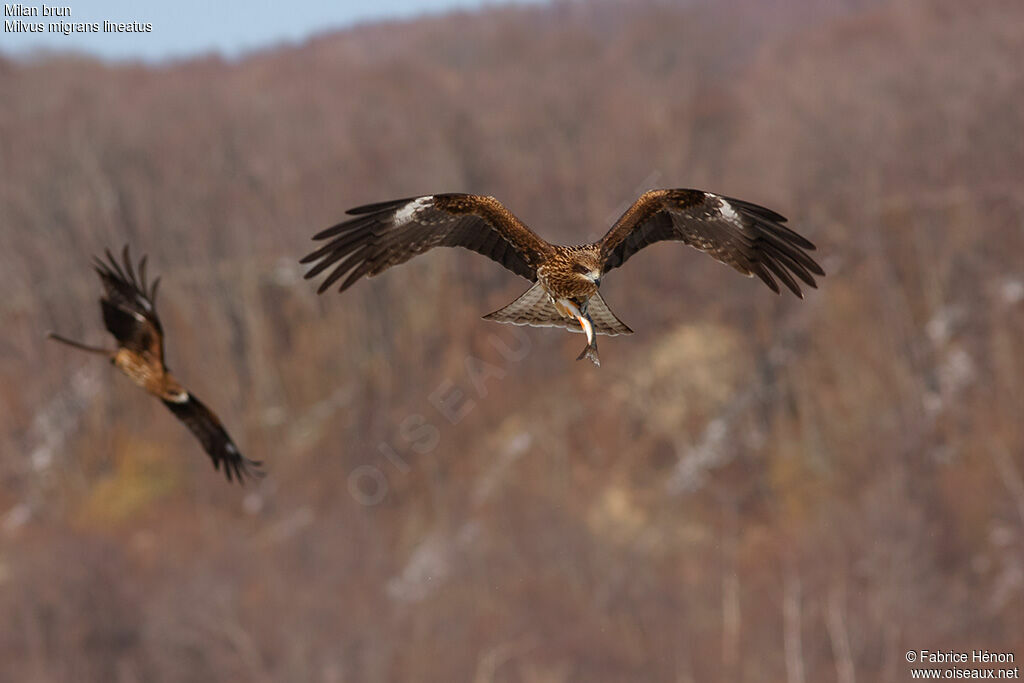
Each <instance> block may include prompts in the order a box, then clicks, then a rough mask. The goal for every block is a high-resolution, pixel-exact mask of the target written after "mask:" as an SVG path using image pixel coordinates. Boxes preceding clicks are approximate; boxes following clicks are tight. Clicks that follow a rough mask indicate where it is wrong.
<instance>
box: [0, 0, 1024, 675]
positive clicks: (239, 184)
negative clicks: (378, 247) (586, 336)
mask: <svg viewBox="0 0 1024 683" xmlns="http://www.w3.org/2000/svg"><path fill="white" fill-rule="evenodd" d="M826 4H828V8H827V9H824V8H823V6H824V5H826ZM627 7H628V9H627ZM1022 23H1024V6H1022V5H1021V4H1020V3H1019V2H1013V1H1012V0H992V1H991V2H984V3H963V2H958V1H955V0H907V1H901V2H894V3H891V4H890V3H883V2H846V3H818V2H812V1H811V0H806V1H799V2H786V3H782V2H778V3H754V2H750V3H749V4H744V3H733V4H730V5H729V6H728V7H726V6H724V5H722V4H717V3H709V4H706V5H705V4H703V3H697V4H693V5H688V6H686V7H681V6H676V5H674V4H673V3H665V2H650V3H647V4H638V3H630V4H628V5H627V4H625V3H621V4H620V3H611V2H609V3H597V4H590V5H584V4H578V3H558V4H556V5H554V6H550V7H540V8H526V9H492V10H488V11H486V12H484V13H482V14H479V15H452V16H447V17H443V18H439V19H428V20H421V21H417V22H413V23H403V24H384V25H379V26H368V27H363V28H359V29H357V30H353V31H350V32H345V33H341V34H336V35H330V36H325V37H322V38H319V39H317V40H314V41H312V42H311V43H309V44H307V45H305V46H302V47H300V48H296V49H288V50H278V51H273V52H267V53H263V54H258V55H255V56H252V57H249V58H247V59H245V60H242V61H240V62H237V63H227V62H223V61H220V60H218V59H212V58H211V59H199V60H195V61H189V62H183V63H178V64H171V65H166V66H160V67H143V66H132V65H121V66H111V65H105V64H101V63H97V62H94V61H91V60H88V59H80V58H71V57H68V58H53V59H47V60H44V61H37V62H29V63H19V62H12V61H0V95H2V96H0V176H2V177H3V179H4V182H2V183H0V207H2V210H0V215H2V216H3V219H2V221H0V247H2V248H0V273H3V282H4V284H5V287H4V292H5V295H4V297H3V301H2V303H0V320H2V325H3V329H4V330H5V334H4V335H2V336H0V376H2V377H3V379H4V382H3V384H2V386H0V449H2V453H3V457H2V458H0V662H3V664H2V668H3V672H4V676H5V677H9V679H10V680H18V681H65V680H75V681H113V680H116V681H153V682H160V681H185V680H195V681H210V680H218V681H322V682H324V683H328V682H335V681H475V682H480V683H484V682H489V681H496V682H498V681H500V682H504V681H509V682H511V681H532V682H559V681H597V680H602V681H604V680H607V681H625V680H647V681H708V680H721V681H762V680H774V681H778V680H786V681H790V682H793V683H796V682H799V681H821V680H837V681H842V682H844V683H845V682H847V681H853V680H860V681H903V680H908V679H909V672H908V665H907V664H906V662H905V661H904V652H905V651H906V650H908V649H921V648H928V649H934V650H939V649H945V648H955V649H971V648H975V647H983V648H988V649H991V650H1013V649H1014V648H1016V653H1017V655H1018V656H1019V657H1024V641H1022V640H1021V634H1022V633H1024V474H1022V472H1024V460H1022V455H1024V422H1022V421H1021V419H1020V416H1021V414H1022V407H1024V400H1022V399H1024V397H1022V391H1024V390H1022V389H1021V387H1022V385H1024V381H1022V380H1024V356H1022V354H1021V339H1024V315H1022V312H1024V308H1022V307H1024V270H1022V265H1021V264H1022V259H1021V255H1022V254H1024V231H1022V229H1021V226H1022V225H1024V189H1022V188H1024V183H1022V181H1024V136H1022V134H1021V131H1024V71H1022V70H1021V69H1020V68H1019V65H1020V64H1024V40H1022V37H1021V36H1022V34H1021V31H1020V30H1019V27H1020V26H1021V25H1022ZM650 185H657V186H683V187H687V186H688V187H700V188H704V189H709V190H713V191H720V192H724V193H728V194H730V195H733V196H738V197H743V198H745V199H748V200H751V201H756V202H759V203H763V204H765V205H767V206H770V207H772V208H775V209H778V210H780V211H781V212H782V213H784V214H786V215H788V216H790V218H791V220H792V224H793V226H794V227H795V228H796V229H798V230H799V231H800V232H801V233H803V234H806V235H808V236H809V237H810V238H811V239H813V240H814V241H815V242H817V243H818V245H819V252H818V254H819V255H820V257H821V261H822V264H823V266H824V267H825V269H826V271H828V272H829V277H828V278H826V279H825V280H824V282H823V284H822V287H821V289H820V290H819V291H818V292H812V293H811V294H810V295H809V296H808V298H807V300H806V301H803V302H800V301H797V300H795V299H793V298H792V297H786V298H777V297H775V296H773V295H772V294H771V293H770V292H769V291H768V290H767V289H766V288H764V287H763V286H762V285H761V284H760V283H759V282H757V281H752V280H746V279H744V278H741V277H737V276H736V274H735V273H733V272H732V271H729V270H727V269H725V268H722V267H720V266H717V265H715V264H714V263H713V262H711V260H710V259H707V258H706V257H702V256H700V255H699V254H697V253H696V252H693V251H689V250H683V249H682V248H673V247H672V246H671V245H661V246H658V247H655V248H652V249H650V250H648V251H647V252H645V253H643V254H640V255H638V256H636V257H635V258H634V260H633V261H631V263H630V266H631V267H629V268H626V269H623V270H622V271H621V272H618V271H617V272H616V273H614V274H613V276H611V277H609V278H608V280H607V282H606V283H605V285H604V287H603V293H604V295H605V298H606V299H607V300H608V301H609V303H610V305H612V306H613V307H614V308H615V310H617V311H618V312H619V313H620V315H621V316H622V317H623V319H624V321H625V322H626V323H627V324H629V325H630V326H631V327H632V328H633V329H634V330H636V331H637V334H635V335H633V336H632V337H627V338H616V339H612V340H608V341H604V342H602V359H603V361H604V365H603V367H601V368H600V369H596V368H594V367H592V366H590V365H589V364H583V363H576V362H575V361H573V357H574V356H575V352H576V351H577V350H578V348H577V347H578V343H579V339H578V338H576V337H571V336H570V335H567V334H564V333H562V332H555V331H552V330H543V329H541V330H522V329H519V328H511V327H507V326H498V325H494V324H490V323H487V322H484V321H481V320H480V319H479V317H480V315H482V314H484V313H487V312H489V311H491V310H493V309H494V308H497V307H498V306H499V305H501V304H503V303H505V302H507V300H509V299H511V298H512V297H513V296H514V295H516V294H518V293H519V292H520V291H521V290H522V289H523V288H524V286H525V283H524V282H523V281H521V280H518V279H516V278H515V277H514V276H512V275H510V274H508V273H505V272H502V271H501V270H500V269H499V268H496V267H495V266H493V264H491V263H489V262H486V261H485V260H483V259H481V258H479V257H477V256H475V255H472V254H468V253H466V252H454V251H448V252H445V253H438V252H433V253H431V254H430V255H429V256H427V257H424V258H421V259H419V260H416V261H413V262H412V263H410V264H408V265H406V266H403V267H402V268H399V269H396V270H393V271H390V272H388V273H387V275H386V276H384V277H382V278H377V279H374V280H370V281H367V282H362V283H360V284H358V285H357V286H356V287H354V288H353V289H352V290H350V291H349V292H346V293H345V295H344V296H336V295H333V294H328V295H325V296H323V297H317V296H316V295H315V294H314V289H315V287H314V286H312V285H310V284H309V283H305V282H302V281H301V280H300V277H301V273H302V271H301V269H300V267H299V266H298V264H297V259H298V258H299V257H300V256H301V255H303V254H304V253H306V252H307V251H308V250H309V247H310V244H311V243H310V242H309V237H310V236H311V235H312V234H313V233H314V232H316V231H317V230H319V229H321V228H323V227H326V226H327V225H330V224H331V223H332V222H333V221H335V220H336V219H338V218H340V216H341V214H342V212H343V211H344V210H345V209H346V208H348V207H350V206H353V205H356V204H360V203H365V202H369V201H374V200H382V199H388V198H392V197H398V196H405V195H412V194H417V193H422V192H432V191H471V192H479V193H487V194H493V195H495V196H497V197H499V198H500V199H501V200H502V201H504V202H505V203H506V204H507V205H508V206H509V207H510V208H512V210H513V211H515V212H516V213H517V214H518V215H519V216H520V217H521V218H523V220H524V221H526V222H527V223H528V224H530V225H532V226H534V227H535V228H536V229H537V230H538V231H540V232H542V233H543V234H544V236H545V237H549V238H552V239H555V240H559V241H563V242H578V241H583V240H585V239H588V238H593V237H595V236H597V235H599V234H600V233H601V232H603V230H604V229H605V228H606V226H607V225H608V224H609V223H610V222H611V221H612V220H614V218H615V217H616V216H617V214H618V212H619V211H621V210H622V208H623V207H624V204H626V203H628V202H630V201H632V200H633V199H634V198H635V197H636V196H637V195H638V194H639V193H640V192H641V191H642V190H643V189H646V187H647V186H650ZM125 241H129V242H131V244H132V246H133V249H135V250H136V251H137V253H142V252H148V253H149V254H150V267H151V269H152V271H151V272H159V273H161V274H162V275H163V277H164V283H163V285H162V291H161V299H160V306H161V313H162V317H163V319H164V326H165V328H166V330H167V335H168V349H167V352H168V360H169V364H170V366H171V367H172V368H173V369H174V370H175V371H176V373H177V374H178V375H179V376H180V377H181V378H182V380H183V381H184V382H186V383H187V384H188V385H189V386H190V387H191V388H192V389H193V390H194V391H195V392H196V394H197V395H199V396H200V397H202V398H203V399H204V400H205V401H206V402H207V403H209V404H210V405H211V406H214V407H216V408H217V410H218V413H219V414H220V416H221V417H222V418H223V420H224V422H225V423H226V425H227V426H228V428H229V429H230V430H231V432H232V434H233V435H234V436H235V437H236V440H237V441H238V443H239V444H240V446H242V448H243V450H244V451H245V452H246V454H247V455H248V456H249V457H251V458H254V459H257V460H263V461H264V462H265V463H267V469H268V471H269V473H270V476H268V478H267V479H265V480H263V481H262V482H259V483H258V484H257V485H255V486H250V487H248V488H247V489H244V490H243V489H239V488H236V487H228V486H227V485H225V483H224V482H223V481H222V478H221V477H219V476H216V475H215V473H213V472H211V471H210V470H209V463H208V461H207V460H206V458H205V456H204V455H203V454H202V452H201V450H200V449H199V447H198V446H197V444H196V443H195V442H194V441H193V440H192V437H191V435H190V434H189V433H188V432H187V431H186V430H185V429H183V428H182V427H181V425H179V424H177V423H176V421H175V420H174V419H173V418H172V417H171V416H170V415H168V414H166V410H165V409H164V408H163V406H160V405H159V404H158V403H157V402H156V401H148V400H143V399H144V398H145V397H143V396H140V392H138V391H137V390H136V388H135V387H133V386H131V385H130V383H129V382H128V381H127V380H125V379H124V378H122V377H119V376H117V375H116V374H115V373H114V372H112V371H111V370H110V368H109V367H106V366H104V365H103V364H102V363H97V362H96V360H95V359H94V358H90V357H88V356H84V355H77V354H75V353H73V352H71V351H70V350H68V349H65V348H62V347H59V346H56V345H49V344H45V343H44V342H43V334H44V333H45V331H46V330H47V329H50V328H59V329H60V330H61V331H63V332H66V333H67V334H69V335H72V336H75V337H78V338H83V339H87V340H96V341H98V340H100V339H102V338H103V337H104V333H102V332H101V325H100V320H99V316H98V306H97V305H96V303H95V301H96V299H97V297H98V286H97V281H96V278H95V275H94V274H93V273H92V272H91V271H90V270H89V257H90V255H92V254H94V253H98V252H99V251H100V250H101V249H102V248H103V247H105V246H114V247H117V246H119V245H120V244H122V243H123V242H125ZM410 292H413V293H415V296H410ZM453 392H462V395H461V396H459V395H457V394H456V393H453ZM452 406H455V407H454V408H453V407H452ZM455 413H457V414H455ZM449 417H455V418H458V421H457V423H456V424H453V423H452V420H451V419H449ZM381 487H383V488H381ZM353 490H354V493H353ZM378 494H379V495H378ZM378 497H380V500H379V502H376V504H373V505H367V504H362V503H368V502H375V501H376V498H378ZM360 501H362V502H360ZM5 680H6V678H5Z"/></svg>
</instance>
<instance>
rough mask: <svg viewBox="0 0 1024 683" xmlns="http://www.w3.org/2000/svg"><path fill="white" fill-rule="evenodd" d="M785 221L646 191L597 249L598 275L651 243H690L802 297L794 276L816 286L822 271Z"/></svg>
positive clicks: (739, 206)
mask: <svg viewBox="0 0 1024 683" xmlns="http://www.w3.org/2000/svg"><path fill="white" fill-rule="evenodd" d="M785 222H786V219H785V218H783V217H782V216H780V215H779V214H777V213H775V212H774V211H772V210H770V209H766V208H764V207H763V206H758V205H757V204H751V203H750V202H745V201H741V200H739V199H732V198H729V197H722V196H720V195H716V194H711V193H710V192H703V191H701V190H682V189H677V190H651V191H650V192H645V193H644V194H643V195H642V196H641V197H640V198H639V199H638V200H637V201H636V203H634V204H633V206H631V207H630V208H629V209H627V210H626V213H624V214H623V215H622V217H621V218H619V220H618V221H616V223H615V225H614V226H612V228H611V230H609V231H608V233H607V234H606V235H605V236H604V237H603V238H602V239H601V241H600V242H598V243H597V245H598V247H599V248H600V251H601V257H602V259H603V272H608V271H609V270H611V269H613V268H617V267H618V266H621V265H622V264H623V263H625V262H626V260H627V259H628V258H629V257H630V256H632V255H633V254H635V253H636V252H638V251H639V250H641V249H643V248H644V247H646V246H648V245H650V244H654V243H655V242H661V241H665V240H671V241H677V242H683V243H685V244H689V245H690V246H692V247H695V248H697V249H699V250H700V251H703V252H705V253H706V254H708V255H710V256H711V257H713V258H714V259H716V260H717V261H719V262H721V263H724V264H726V265H729V266H732V267H733V268H735V269H736V270H738V271H739V272H741V273H743V274H744V275H747V276H754V275H756V276H757V277H759V278H760V279H761V280H762V281H763V282H764V283H765V284H766V285H768V286H769V287H771V288H772V290H773V291H775V292H776V293H778V292H779V286H778V284H777V283H776V282H775V278H776V277H777V278H778V279H779V280H782V282H783V284H785V285H786V287H788V288H789V289H790V291H792V292H793V293H794V294H796V295H797V296H799V297H800V298H803V294H802V292H801V291H800V286H799V285H798V284H797V282H796V279H794V277H793V276H796V277H797V278H799V279H800V280H802V281H803V282H804V283H806V284H807V285H809V286H811V287H816V286H817V284H816V283H815V281H814V275H819V276H824V275H825V272H824V271H823V270H822V269H821V266H819V265H818V264H817V263H815V261H814V259H812V258H811V257H810V256H808V255H807V253H806V252H807V251H813V250H814V245H813V244H812V243H811V242H810V241H808V240H807V239H805V238H804V237H802V236H800V235H798V234H797V233H795V232H793V231H792V230H790V229H789V228H787V227H786V226H785V225H783V224H784V223H785ZM773 276H774V277H773Z"/></svg>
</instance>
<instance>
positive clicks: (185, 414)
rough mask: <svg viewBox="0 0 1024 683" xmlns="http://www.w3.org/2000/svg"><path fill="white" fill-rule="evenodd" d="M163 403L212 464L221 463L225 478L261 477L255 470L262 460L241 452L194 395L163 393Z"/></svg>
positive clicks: (260, 472)
mask: <svg viewBox="0 0 1024 683" xmlns="http://www.w3.org/2000/svg"><path fill="white" fill-rule="evenodd" d="M163 402H164V405H166V406H167V407H168V408H170V409H171V412H172V413H174V414H175V415H176V416H177V418H178V419H179V420H181V421H182V422H184V423H185V426H186V427H188V428H189V430H191V432H192V433H193V434H195V436H196V438H197V439H199V443H201V444H202V445H203V450H204V451H206V454H207V455H209V456H210V459H211V460H213V467H214V468H215V469H217V470H219V469H220V466H221V463H223V464H224V474H225V475H226V476H227V478H228V481H231V479H232V476H234V478H235V479H236V480H237V481H239V482H242V481H244V480H245V477H262V476H263V472H262V471H261V470H260V469H259V468H260V466H261V465H262V463H260V462H258V461H256V460H250V459H249V458H246V457H245V456H244V455H242V454H241V453H240V452H239V450H238V446H236V445H235V442H234V441H232V440H231V437H230V436H228V432H227V430H226V429H224V425H223V424H221V421H220V420H219V419H218V418H217V416H216V415H214V413H213V411H212V410H210V409H209V408H207V407H206V406H205V405H204V404H203V403H202V402H201V401H200V400H199V399H197V398H196V397H195V396H193V395H192V394H190V393H189V392H187V391H182V392H181V393H180V394H177V395H174V396H165V397H164V398H163Z"/></svg>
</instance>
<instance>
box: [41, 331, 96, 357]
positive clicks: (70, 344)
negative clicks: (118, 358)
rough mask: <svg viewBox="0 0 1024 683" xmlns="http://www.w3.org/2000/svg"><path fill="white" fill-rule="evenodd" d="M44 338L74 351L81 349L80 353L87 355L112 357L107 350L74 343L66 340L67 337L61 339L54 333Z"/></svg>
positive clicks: (49, 333)
mask: <svg viewBox="0 0 1024 683" xmlns="http://www.w3.org/2000/svg"><path fill="white" fill-rule="evenodd" d="M46 336H47V337H48V338H50V339H52V340H54V341H58V342H60V343H61V344H67V345H68V346H71V347H74V348H76V349H81V350H82V351H88V352H89V353H98V354H101V355H104V356H110V355H112V352H111V351H108V350H107V349H101V348H99V347H97V346H87V345H85V344H83V343H81V342H76V341H74V340H71V339H68V338H67V337H62V336H60V335H59V334H57V333H56V332H48V333H47V334H46Z"/></svg>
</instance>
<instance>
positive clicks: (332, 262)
mask: <svg viewBox="0 0 1024 683" xmlns="http://www.w3.org/2000/svg"><path fill="white" fill-rule="evenodd" d="M348 214H349V215H351V216H354V217H353V218H350V219H348V220H346V221H344V222H342V223H339V224H338V225H335V226H334V227H332V228H328V229H326V230H324V231H322V232H320V233H318V234H316V235H314V236H313V239H315V240H329V241H328V242H327V243H326V244H325V245H323V246H322V247H320V248H319V249H317V250H316V251H314V252H313V253H311V254H309V255H308V256H306V257H305V258H303V259H302V263H312V262H317V263H316V265H314V266H313V267H312V268H311V269H310V270H309V272H307V273H306V277H307V278H311V277H314V276H316V275H317V274H319V273H321V272H323V271H324V270H326V269H328V268H331V267H333V268H334V270H333V271H332V272H331V273H330V275H328V276H327V279H325V280H324V282H323V284H321V285H320V288H319V290H318V292H321V293H322V292H323V291H324V290H326V289H327V288H329V287H330V286H331V285H332V284H333V283H334V282H336V281H337V280H339V279H340V278H342V277H343V276H345V275H346V274H347V277H345V279H344V281H343V282H342V284H341V287H340V288H339V291H344V290H345V289H347V288H348V287H350V286H352V284H353V283H355V282H356V280H358V279H359V278H361V277H363V276H364V275H367V276H373V275H377V274H378V273H381V272H383V271H385V270H387V269H388V268H390V267H391V266H394V265H398V264H399V263H404V262H406V261H408V260H409V259H411V258H412V257H413V256H415V255H417V254H422V253H423V252H425V251H427V250H428V249H432V248H434V247H464V248H466V249H470V250H472V251H475V252H477V253H480V254H483V255H484V256H487V257H488V258H490V259H492V260H494V261H497V262H498V263H500V264H501V265H503V266H505V267H506V268H508V269H509V270H511V271H512V272H513V273H516V274H517V275H522V276H523V277H525V278H526V279H527V280H530V281H531V282H533V283H535V284H534V285H533V286H532V287H531V288H530V289H528V290H527V291H526V293H525V294H523V295H522V296H520V297H519V298H518V299H516V300H515V301H513V302H512V303H510V304H509V305H508V306H505V307H504V308H502V309H499V310H497V311H495V312H494V313H491V314H489V315H485V316H484V318H485V319H487V320H494V321H497V322H502V323H512V324H514V325H533V326H536V327H564V328H566V329H568V330H571V331H573V332H584V333H585V334H586V335H587V346H586V347H585V348H584V349H583V351H582V352H581V353H580V355H579V357H578V358H577V360H580V359H582V358H589V359H590V360H591V361H593V362H594V364H596V365H600V360H599V359H598V355H597V336H596V335H598V334H605V335H609V336H614V335H618V334H632V332H633V331H632V330H631V329H629V327H627V326H626V325H625V324H624V323H623V322H622V321H621V320H619V319H618V318H617V317H615V314H614V313H612V312H611V310H610V309H609V308H608V305H607V304H606V303H605V302H604V300H603V299H602V298H601V295H600V293H599V292H598V287H599V286H600V284H601V279H602V278H603V277H604V275H605V274H606V273H607V272H608V271H610V270H612V269H613V268H617V267H618V266H621V265H622V264H623V263H625V262H626V260H627V259H628V258H629V257H630V256H632V255H633V254H635V253H636V252H637V251H639V250H640V249H643V248H644V247H646V246H647V245H649V244H653V243H655V242H662V241H673V242H683V243H684V244H689V245H690V246H692V247H695V248H697V249H699V250H700V251H703V252H705V253H707V254H709V255H710V256H712V257H713V258H714V259H716V260H717V261H719V262H721V263H724V264H726V265H728V266H732V267H733V268H735V269H736V270H738V271H739V272H741V273H743V274H744V275H746V276H748V277H753V276H755V275H756V276H757V277H759V278H760V279H761V280H762V281H763V282H764V283H765V284H766V285H768V286H769V287H770V288H771V289H772V290H773V291H775V293H776V294H778V293H779V285H778V283H777V282H776V278H777V279H778V280H781V281H782V283H783V284H784V285H785V286H786V287H788V288H789V289H790V291H792V292H793V293H794V294H796V295H797V296H798V297H800V298H803V294H802V292H801V291H800V286H799V285H798V284H797V279H800V280H802V281H803V282H804V283H805V284H807V285H809V286H811V287H816V286H817V285H816V284H815V281H814V275H824V274H825V273H824V271H822V269H821V267H820V266H819V265H818V264H817V263H815V262H814V260H813V259H812V258H811V257H810V256H808V255H807V253H806V252H807V251H810V250H813V249H814V245H813V244H811V242H809V241H808V240H807V239H805V238H803V237H801V236H800V235H798V234H797V233H795V232H793V231H792V230H790V229H789V228H787V227H786V226H785V225H783V224H784V223H785V222H786V219H785V218H783V217H782V216H780V215H779V214H777V213H775V212H774V211H771V210H770V209H766V208H764V207H762V206H758V205H756V204H751V203H750V202H745V201H740V200H738V199H732V198H729V197H723V196H720V195H716V194H711V193H710V192H703V191H701V190H683V189H675V190H651V191H650V192H646V193H644V194H643V195H642V196H641V197H640V198H639V199H638V200H637V201H636V203H634V204H633V206H631V207H630V208H629V209H628V210H627V211H626V212H625V213H624V214H622V217H621V218H619V220H618V221H616V222H615V225H613V226H612V228H611V229H610V230H609V231H608V233H607V234H605V236H604V237H602V238H601V239H600V240H599V241H597V242H594V243H593V244H583V245H578V246H571V247H566V246H560V245H556V244H550V243H549V242H546V241H544V240H542V239H541V238H540V237H538V236H537V235H536V234H534V232H533V231H531V230H530V229H529V228H527V227H526V226H525V225H523V223H522V222H521V221H520V220H519V219H518V218H516V217H515V216H513V215H512V213H511V212H509V210H508V209H506V208H505V207H504V206H502V204H501V203H500V202H498V200H496V199H494V198H493V197H481V196H477V195H467V194H435V195H426V196H422V197H410V198H407V199H396V200H394V201H389V202H382V203H379V204H369V205H366V206H360V207H357V208H355V209H351V210H350V211H348Z"/></svg>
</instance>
